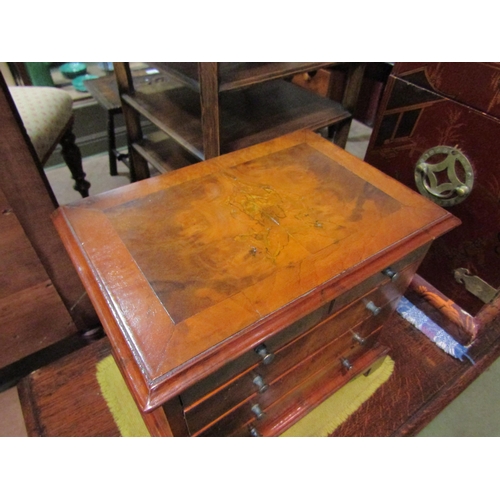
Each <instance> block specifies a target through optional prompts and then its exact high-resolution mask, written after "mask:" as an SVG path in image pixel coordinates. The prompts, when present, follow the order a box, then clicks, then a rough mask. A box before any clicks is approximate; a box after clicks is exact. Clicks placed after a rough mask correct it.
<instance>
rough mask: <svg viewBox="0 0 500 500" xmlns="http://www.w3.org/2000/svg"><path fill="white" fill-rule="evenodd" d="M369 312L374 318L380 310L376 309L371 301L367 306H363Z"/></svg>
mask: <svg viewBox="0 0 500 500" xmlns="http://www.w3.org/2000/svg"><path fill="white" fill-rule="evenodd" d="M365 307H366V308H367V309H368V310H369V311H371V313H372V314H373V315H374V316H377V314H379V313H380V311H381V310H382V308H381V307H377V306H376V305H375V304H374V303H373V302H372V301H371V300H370V302H368V304H366V306H365Z"/></svg>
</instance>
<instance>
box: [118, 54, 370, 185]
mask: <svg viewBox="0 0 500 500" xmlns="http://www.w3.org/2000/svg"><path fill="white" fill-rule="evenodd" d="M149 64H150V65H151V66H154V67H157V68H158V69H159V70H161V71H162V72H164V73H166V74H167V75H169V76H170V77H171V78H172V80H170V81H169V82H168V83H166V84H165V83H163V84H161V85H150V86H148V87H143V88H135V87H134V84H133V79H132V75H131V72H130V68H129V65H128V63H114V68H115V74H116V78H117V83H118V88H119V91H120V96H121V102H122V108H123V112H124V118H125V123H126V127H127V135H128V140H129V145H130V155H131V168H132V179H133V180H138V179H143V178H147V177H149V166H148V164H149V165H151V166H153V167H154V168H155V169H157V170H159V171H160V172H167V171H169V170H171V169H173V168H178V167H183V166H185V165H186V164H189V163H194V162H197V161H200V160H205V159H209V158H213V157H215V156H218V155H220V154H224V153H228V152H231V151H236V150H238V149H241V148H244V147H248V146H251V145H253V144H257V143H259V142H264V141H266V140H270V139H273V138H275V137H279V136H281V135H283V134H287V133H291V132H295V131H297V130H301V129H309V130H320V129H326V128H328V133H329V137H330V138H331V139H333V140H334V141H335V143H336V144H338V145H340V146H342V147H344V146H345V142H346V141H347V135H348V132H349V127H350V124H351V119H352V111H353V109H354V105H355V103H356V100H357V96H358V94H359V89H360V86H361V83H362V77H363V71H364V63H325V62H323V63H291V62H286V63H284V62H277V63H241V62H237V63H227V62H226V63H208V62H202V63H185V62H180V63H171V62H153V63H149ZM332 66H335V67H339V68H342V71H343V72H344V73H345V74H346V79H345V85H344V90H343V92H342V96H341V99H340V101H338V102H337V101H334V100H332V99H329V98H327V97H321V96H319V95H317V94H315V93H313V92H310V91H307V90H305V89H302V88H300V87H299V86H297V85H295V84H293V83H291V82H290V81H288V80H289V79H291V78H292V76H293V75H294V74H297V73H302V72H307V71H314V70H318V69H321V68H324V67H332ZM141 118H146V119H147V120H149V121H150V122H151V123H152V124H154V125H155V126H156V127H158V129H159V130H160V131H161V132H163V133H164V134H166V138H165V139H164V140H157V141H155V140H151V138H146V137H144V136H143V131H142V128H141V124H140V119H141Z"/></svg>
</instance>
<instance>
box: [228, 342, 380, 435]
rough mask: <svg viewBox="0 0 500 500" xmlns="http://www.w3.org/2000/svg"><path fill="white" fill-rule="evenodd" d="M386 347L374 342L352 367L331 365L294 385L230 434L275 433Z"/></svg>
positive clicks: (368, 365) (363, 370)
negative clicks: (349, 368) (258, 417)
mask: <svg viewBox="0 0 500 500" xmlns="http://www.w3.org/2000/svg"><path fill="white" fill-rule="evenodd" d="M388 352H389V349H388V348H387V347H385V346H382V345H376V346H374V347H373V348H372V349H369V350H365V351H364V352H362V353H360V355H359V356H358V357H356V358H353V363H352V366H353V367H352V369H351V370H349V371H346V370H345V369H343V368H339V366H338V365H337V366H336V365H332V366H330V367H328V368H326V369H325V370H322V371H321V372H317V373H315V374H314V375H313V376H312V377H310V378H308V379H307V380H305V381H304V383H303V384H301V385H300V386H298V387H296V388H295V390H294V391H291V392H290V393H288V394H286V395H285V396H284V397H283V398H281V399H279V400H278V401H276V402H275V403H274V404H273V405H272V406H271V407H269V408H267V409H266V412H265V416H264V417H263V418H262V419H260V420H259V419H254V420H253V421H252V422H249V423H246V424H245V425H243V426H242V427H241V428H239V429H237V431H236V432H233V433H232V435H233V436H238V435H239V436H277V435H279V434H282V433H283V432H284V431H285V430H287V429H288V428H289V427H291V426H292V425H293V424H294V423H296V422H297V421H298V420H300V419H301V418H302V417H304V416H305V415H306V414H307V413H309V412H310V411H311V410H313V409H314V408H315V407H316V406H318V405H319V404H321V403H322V402H323V401H325V400H326V399H327V398H328V397H329V396H331V395H332V394H333V393H335V392H336V391H338V390H339V389H340V388H342V387H343V386H344V385H345V384H347V383H348V382H350V381H351V380H353V379H354V378H356V377H358V376H362V375H363V374H367V373H369V371H370V370H371V369H372V367H374V366H377V365H378V363H379V362H380V361H381V360H382V359H383V358H384V357H385V356H386V355H387V354H388Z"/></svg>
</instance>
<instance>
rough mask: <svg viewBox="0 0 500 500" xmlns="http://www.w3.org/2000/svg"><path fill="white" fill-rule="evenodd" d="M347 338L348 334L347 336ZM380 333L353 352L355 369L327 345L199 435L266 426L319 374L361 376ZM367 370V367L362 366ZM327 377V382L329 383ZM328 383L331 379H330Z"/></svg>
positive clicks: (238, 432)
mask: <svg viewBox="0 0 500 500" xmlns="http://www.w3.org/2000/svg"><path fill="white" fill-rule="evenodd" d="M346 335H347V334H346ZM377 338H378V331H377V332H374V333H373V334H372V337H371V338H370V345H369V346H368V345H367V346H360V345H359V344H358V345H357V346H356V347H354V348H353V349H352V350H351V351H350V361H351V363H352V364H353V369H352V370H346V369H345V368H344V367H343V366H342V358H343V356H342V355H340V354H339V353H338V352H335V350H336V349H335V347H333V346H327V348H325V349H323V350H322V351H320V352H319V353H316V354H315V355H314V356H311V357H309V358H307V359H305V360H304V361H303V362H302V363H301V364H300V365H298V366H297V367H295V368H294V369H293V370H291V371H290V372H289V373H287V374H286V376H284V377H281V378H280V379H278V380H276V381H275V382H274V383H273V384H271V385H270V386H269V389H268V390H267V391H266V392H265V393H264V394H254V395H253V396H251V397H250V398H248V399H247V400H245V401H244V402H243V403H241V404H240V405H239V406H238V407H236V408H235V409H234V410H233V411H231V412H230V413H227V414H226V415H224V416H223V417H222V418H221V419H219V420H218V421H216V422H214V423H213V424H212V425H210V426H208V427H206V428H204V429H202V430H201V431H200V432H199V433H197V434H196V435H199V436H206V437H208V436H231V435H240V434H241V432H242V431H241V429H242V428H243V429H245V430H244V431H243V434H245V432H248V431H246V429H248V428H249V427H251V426H256V425H258V424H259V425H260V424H264V423H267V422H268V421H269V420H270V418H272V419H274V416H275V415H276V414H277V411H279V410H276V409H275V406H276V405H277V404H279V405H280V406H279V408H281V407H282V406H283V405H282V404H281V403H280V402H281V401H282V400H283V399H284V400H285V401H287V400H288V399H290V397H291V395H293V394H294V393H295V392H296V391H298V390H299V391H301V390H302V386H304V384H306V385H307V384H308V381H310V380H315V379H316V378H318V377H319V376H320V374H324V373H327V374H328V377H333V378H335V377H338V376H339V375H340V374H343V379H345V380H346V381H347V380H350V378H351V372H352V373H353V374H355V373H358V372H359V371H360V368H361V364H360V362H359V360H360V359H361V358H362V357H363V355H364V354H365V353H367V352H370V351H371V349H372V348H373V347H374V345H376V340H377ZM364 368H367V367H363V369H364ZM328 377H327V380H328ZM328 382H329V380H328ZM254 405H259V407H260V409H261V410H262V411H263V412H264V416H263V417H262V418H260V419H259V418H257V416H256V415H255V413H254V412H253V411H252V408H253V407H254Z"/></svg>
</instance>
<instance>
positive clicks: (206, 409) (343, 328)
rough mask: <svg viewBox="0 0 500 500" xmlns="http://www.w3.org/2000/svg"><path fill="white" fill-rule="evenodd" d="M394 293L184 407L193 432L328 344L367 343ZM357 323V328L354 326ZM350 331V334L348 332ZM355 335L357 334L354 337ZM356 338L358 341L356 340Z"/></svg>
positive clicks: (330, 322) (380, 294)
mask: <svg viewBox="0 0 500 500" xmlns="http://www.w3.org/2000/svg"><path fill="white" fill-rule="evenodd" d="M385 287H388V288H391V289H393V288H394V284H392V283H391V284H387V285H385ZM385 287H384V288H385ZM391 295H392V294H390V293H389V292H385V291H384V290H376V291H374V292H372V293H371V294H369V295H368V296H367V297H366V298H365V299H364V300H362V301H360V302H356V303H355V304H353V305H351V306H350V307H346V308H345V309H343V310H342V311H340V312H339V313H337V314H336V315H335V316H333V317H330V318H328V319H327V320H325V321H324V322H323V323H321V324H320V325H318V326H316V327H315V328H313V329H312V330H310V331H308V332H306V333H304V334H302V335H301V336H300V337H298V338H297V339H295V340H293V341H292V342H290V343H288V344H287V345H285V346H283V347H282V348H280V349H279V350H277V351H276V352H275V353H273V354H274V359H273V361H272V363H271V364H268V365H266V364H264V363H259V364H256V365H254V366H252V367H251V368H250V369H249V370H247V371H245V372H244V373H243V374H241V375H240V376H238V377H236V378H235V379H233V380H231V381H230V382H228V383H227V384H225V385H224V386H222V387H220V388H217V390H215V391H213V392H212V393H210V394H209V395H207V396H206V397H205V398H203V399H202V400H199V401H197V402H196V403H195V404H194V405H192V406H190V407H185V414H186V421H187V422H188V427H189V428H190V430H191V432H197V431H198V430H199V429H201V428H202V427H204V426H206V425H208V424H209V423H210V422H211V421H213V420H216V419H217V418H218V417H219V416H220V415H223V414H224V413H226V412H228V411H230V410H231V409H232V408H233V407H235V406H237V405H238V404H239V403H240V402H241V401H243V400H245V399H247V398H248V397H250V396H251V395H252V394H254V393H259V386H260V390H261V391H263V390H265V388H266V387H268V386H269V385H271V384H272V383H273V382H274V381H275V380H276V379H278V378H279V377H280V376H282V375H283V374H284V373H286V372H288V371H289V370H291V369H293V368H294V366H296V365H298V364H299V363H300V362H301V361H302V360H304V359H305V358H307V357H309V356H311V355H313V354H314V353H315V352H317V351H319V350H321V349H322V348H324V347H325V346H326V345H327V344H330V343H331V342H333V341H334V343H333V348H336V349H337V350H338V352H339V353H340V352H344V351H346V350H348V349H352V348H353V347H354V346H355V345H357V344H358V343H359V342H364V339H365V337H366V336H368V335H370V333H371V332H372V331H373V330H376V329H377V328H379V327H380V326H381V325H382V324H384V323H385V321H387V319H388V317H389V315H390V314H391V313H392V311H393V310H394V308H395V307H396V303H397V299H398V298H399V293H396V294H395V297H394V299H395V300H393V302H391V303H388V304H387V303H386V304H383V303H382V300H385V296H391ZM374 300H375V301H377V303H379V304H381V305H382V307H381V310H380V311H379V312H378V314H376V315H374V314H373V313H372V312H371V311H369V310H367V309H366V305H365V303H370V302H373V301H374ZM355 325H356V328H352V327H353V326H355ZM348 331H350V334H349V335H345V333H346V332H348ZM354 334H356V337H355V338H354ZM356 338H357V339H359V340H358V341H356ZM262 393H263V392H262Z"/></svg>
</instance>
